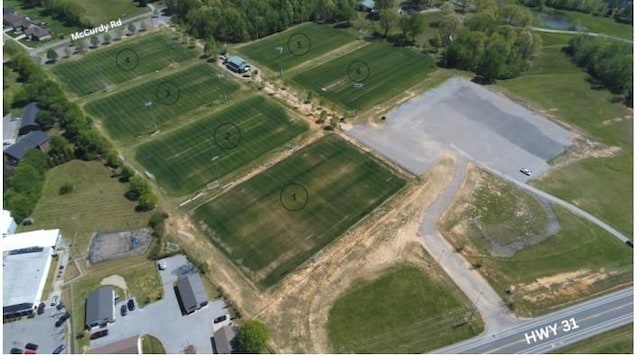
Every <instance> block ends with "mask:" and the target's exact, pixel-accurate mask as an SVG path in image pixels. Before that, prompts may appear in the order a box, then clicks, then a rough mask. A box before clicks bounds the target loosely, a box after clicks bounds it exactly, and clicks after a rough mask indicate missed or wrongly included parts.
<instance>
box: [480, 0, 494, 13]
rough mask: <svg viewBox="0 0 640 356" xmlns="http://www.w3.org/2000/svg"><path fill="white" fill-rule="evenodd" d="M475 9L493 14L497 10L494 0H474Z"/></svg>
mask: <svg viewBox="0 0 640 356" xmlns="http://www.w3.org/2000/svg"><path fill="white" fill-rule="evenodd" d="M476 11H478V12H484V13H487V14H490V15H492V16H495V14H496V12H497V11H498V3H497V2H496V0H476Z"/></svg>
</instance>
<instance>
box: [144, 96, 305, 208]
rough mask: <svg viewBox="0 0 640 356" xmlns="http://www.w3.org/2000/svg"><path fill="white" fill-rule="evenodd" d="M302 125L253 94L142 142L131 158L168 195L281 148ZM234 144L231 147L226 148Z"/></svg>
mask: <svg viewBox="0 0 640 356" xmlns="http://www.w3.org/2000/svg"><path fill="white" fill-rule="evenodd" d="M230 123H232V124H233V125H234V126H232V125H230ZM218 128H219V129H218ZM306 129H307V125H306V124H305V123H304V122H302V121H299V120H296V119H293V118H292V117H291V116H290V115H289V114H288V113H287V112H286V111H285V110H284V108H283V107H281V106H280V105H278V104H276V103H274V102H273V101H271V100H269V99H266V98H265V97H262V96H253V97H250V98H248V99H246V100H243V101H240V102H237V103H233V105H232V106H229V107H227V108H225V109H223V110H222V111H218V112H216V113H214V114H213V115H210V116H207V117H204V118H202V119H199V120H198V121H196V122H194V123H192V124H189V125H187V126H184V127H181V128H180V129H178V130H176V131H172V132H170V133H169V134H167V135H164V136H161V137H159V138H158V139H155V140H153V141H151V142H149V143H146V144H143V145H142V146H140V148H139V149H138V150H137V152H136V160H138V161H139V162H140V163H142V164H143V165H144V166H145V168H146V169H147V170H149V172H151V173H152V174H154V175H155V177H156V179H157V181H158V183H159V184H160V185H161V186H162V187H163V188H164V189H165V190H166V191H167V192H168V193H169V194H171V195H176V196H179V195H184V194H187V193H191V192H193V191H194V190H196V189H198V188H201V187H203V186H204V185H205V184H206V183H208V182H210V181H212V180H214V179H217V178H219V177H224V176H225V175H227V174H228V173H230V172H232V171H234V170H236V169H238V168H240V167H242V166H245V165H247V164H249V163H250V162H253V161H254V160H256V159H258V158H259V157H261V156H263V155H264V154H265V153H267V152H269V151H271V150H273V149H278V148H279V149H282V148H283V147H282V145H283V144H284V143H286V142H287V141H289V140H291V139H292V138H293V137H295V136H297V135H299V134H300V133H302V132H304V131H305V130H306ZM216 130H218V131H216ZM237 130H239V131H237ZM222 131H224V132H222ZM227 131H228V133H229V137H230V140H233V142H231V143H230V144H229V145H227V143H226V141H225V138H226V137H225V134H226V133H227ZM231 136H233V137H231ZM235 143H237V146H235V147H232V146H233V145H234V144H235ZM215 156H218V157H219V158H218V159H217V161H216V162H215V165H214V163H213V162H211V159H212V158H213V157H215ZM218 169H219V172H218V171H217V170H218Z"/></svg>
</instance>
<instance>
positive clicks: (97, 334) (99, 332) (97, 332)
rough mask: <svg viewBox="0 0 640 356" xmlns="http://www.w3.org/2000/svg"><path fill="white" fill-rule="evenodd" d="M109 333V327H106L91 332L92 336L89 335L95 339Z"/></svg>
mask: <svg viewBox="0 0 640 356" xmlns="http://www.w3.org/2000/svg"><path fill="white" fill-rule="evenodd" d="M107 335H109V329H104V330H100V331H96V332H94V333H93V334H91V336H89V339H91V340H95V339H99V338H101V337H105V336H107Z"/></svg>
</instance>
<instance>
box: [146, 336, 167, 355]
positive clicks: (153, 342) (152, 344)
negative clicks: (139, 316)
mask: <svg viewBox="0 0 640 356" xmlns="http://www.w3.org/2000/svg"><path fill="white" fill-rule="evenodd" d="M142 353H144V354H166V353H167V351H166V350H165V349H164V346H162V342H161V341H160V340H158V338H156V337H154V336H151V335H147V334H145V335H142Z"/></svg>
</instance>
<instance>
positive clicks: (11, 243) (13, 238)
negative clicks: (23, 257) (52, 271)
mask: <svg viewBox="0 0 640 356" xmlns="http://www.w3.org/2000/svg"><path fill="white" fill-rule="evenodd" d="M59 239H60V229H52V230H35V231H29V232H21V233H19V234H13V235H7V236H3V238H2V251H3V252H6V251H12V250H20V249H24V248H29V247H45V248H50V250H49V252H51V253H54V251H55V248H56V245H57V244H58V240H59Z"/></svg>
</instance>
